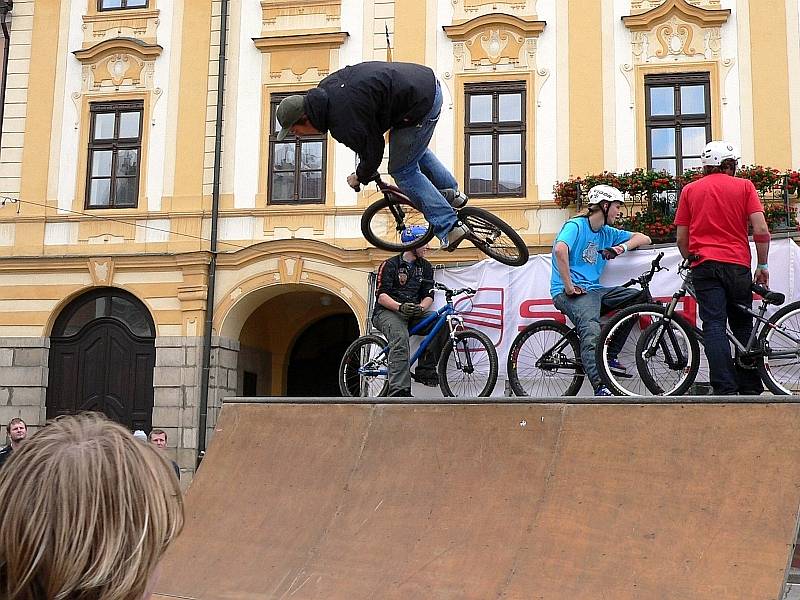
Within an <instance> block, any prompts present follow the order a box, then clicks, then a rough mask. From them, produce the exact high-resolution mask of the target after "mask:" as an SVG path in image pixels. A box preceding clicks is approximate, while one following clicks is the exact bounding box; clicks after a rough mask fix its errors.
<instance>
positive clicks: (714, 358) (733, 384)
mask: <svg viewBox="0 0 800 600" xmlns="http://www.w3.org/2000/svg"><path fill="white" fill-rule="evenodd" d="M700 160H701V162H702V163H703V172H704V177H703V178H702V179H699V180H697V181H695V182H693V183H690V184H688V185H687V186H686V187H684V188H683V191H682V192H681V197H680V202H679V203H678V212H677V214H676V215H675V224H676V225H677V226H678V232H677V236H678V249H679V250H680V252H681V255H682V256H683V257H684V258H685V257H687V256H689V255H697V256H699V258H698V259H697V260H695V262H694V263H693V266H692V280H693V282H694V289H695V292H696V294H697V303H698V307H699V313H700V319H702V321H703V340H704V346H705V351H706V357H707V358H708V367H709V370H710V372H711V386H712V387H713V388H714V394H718V395H729V394H736V393H739V394H747V395H750V394H753V395H758V394H760V393H761V392H762V391H763V390H764V388H763V385H762V383H761V377H760V376H759V374H758V371H756V370H755V369H748V368H744V367H743V366H742V365H741V364H739V362H738V361H734V360H733V359H732V358H731V349H730V343H729V342H728V338H727V337H726V335H725V326H726V323H730V327H731V331H732V332H733V335H734V336H736V339H738V340H739V341H740V342H742V344H746V343H747V341H748V338H749V337H750V333H751V331H752V329H753V319H752V317H751V316H750V315H749V314H747V313H744V312H742V311H741V310H738V309H736V308H735V307H734V306H733V304H735V303H738V304H746V305H751V304H752V302H753V295H752V291H751V290H750V284H751V283H752V281H753V279H755V281H756V282H757V283H760V284H762V285H765V286H767V285H769V267H768V265H767V257H768V255H769V240H770V234H769V228H768V227H767V222H766V219H765V218H764V207H763V206H762V205H761V201H760V200H759V198H758V194H757V193H756V189H755V187H754V186H753V183H752V182H751V181H749V180H747V179H741V178H739V177H735V176H734V173H736V163H737V161H738V160H739V155H738V154H737V152H736V150H735V148H734V147H733V146H732V145H731V144H729V143H727V142H709V143H708V144H706V147H705V148H704V149H703V153H702V154H701V155H700ZM748 225H752V227H753V241H755V243H756V253H757V254H758V267H757V268H756V271H755V276H754V277H752V276H751V273H750V262H751V257H750V242H749V240H748V232H747V228H748Z"/></svg>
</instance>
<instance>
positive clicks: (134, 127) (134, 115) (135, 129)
mask: <svg viewBox="0 0 800 600" xmlns="http://www.w3.org/2000/svg"><path fill="white" fill-rule="evenodd" d="M140 120H141V113H139V112H138V111H137V112H124V113H120V115H119V137H120V138H138V137H139V121H140Z"/></svg>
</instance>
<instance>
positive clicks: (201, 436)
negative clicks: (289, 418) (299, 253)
mask: <svg viewBox="0 0 800 600" xmlns="http://www.w3.org/2000/svg"><path fill="white" fill-rule="evenodd" d="M219 26H220V32H219V66H218V70H217V121H216V128H215V132H214V184H213V188H212V192H211V260H210V262H209V263H208V291H207V293H206V322H205V325H204V326H203V367H202V371H201V374H200V375H201V379H200V422H199V423H198V427H199V431H198V432H197V465H198V466H199V465H200V461H201V460H203V456H204V455H205V452H206V427H207V424H208V386H209V379H210V372H211V328H212V327H213V325H214V293H215V289H216V282H217V238H218V232H217V225H218V224H217V221H218V220H219V194H220V179H221V177H222V124H223V122H222V113H223V106H224V105H223V101H224V99H225V60H226V56H225V55H226V49H227V42H228V0H222V5H221V15H220V24H219Z"/></svg>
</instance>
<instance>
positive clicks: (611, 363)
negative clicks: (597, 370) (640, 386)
mask: <svg viewBox="0 0 800 600" xmlns="http://www.w3.org/2000/svg"><path fill="white" fill-rule="evenodd" d="M608 368H609V369H610V370H611V372H612V373H617V374H619V375H627V374H628V367H626V366H625V365H623V364H622V363H621V362H619V359H616V358H609V359H608Z"/></svg>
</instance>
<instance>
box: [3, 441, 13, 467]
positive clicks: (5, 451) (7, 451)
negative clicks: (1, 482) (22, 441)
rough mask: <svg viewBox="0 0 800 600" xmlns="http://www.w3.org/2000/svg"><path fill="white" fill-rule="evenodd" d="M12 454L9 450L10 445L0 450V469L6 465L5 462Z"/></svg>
mask: <svg viewBox="0 0 800 600" xmlns="http://www.w3.org/2000/svg"><path fill="white" fill-rule="evenodd" d="M12 452H13V450H12V449H11V444H9V445H8V446H5V447H4V448H2V449H0V467H2V466H3V465H4V464H6V461H7V460H8V459H9V458H11V453H12Z"/></svg>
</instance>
